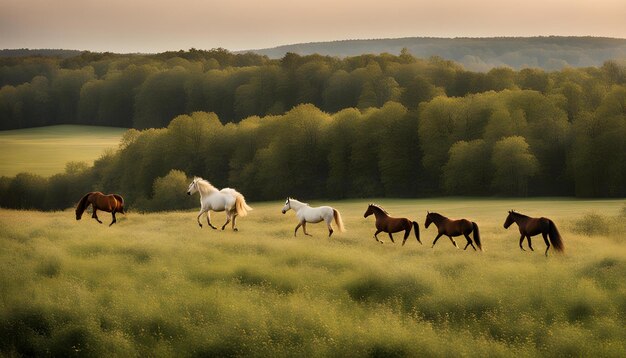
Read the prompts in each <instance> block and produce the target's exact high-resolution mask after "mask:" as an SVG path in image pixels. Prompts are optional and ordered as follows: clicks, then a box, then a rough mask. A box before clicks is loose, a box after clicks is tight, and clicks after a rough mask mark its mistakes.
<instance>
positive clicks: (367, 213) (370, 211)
mask: <svg viewBox="0 0 626 358" xmlns="http://www.w3.org/2000/svg"><path fill="white" fill-rule="evenodd" d="M374 208H376V205H374V204H369V205H368V206H367V210H365V213H364V214H363V217H364V218H366V217H368V216H370V215H372V214H374Z"/></svg>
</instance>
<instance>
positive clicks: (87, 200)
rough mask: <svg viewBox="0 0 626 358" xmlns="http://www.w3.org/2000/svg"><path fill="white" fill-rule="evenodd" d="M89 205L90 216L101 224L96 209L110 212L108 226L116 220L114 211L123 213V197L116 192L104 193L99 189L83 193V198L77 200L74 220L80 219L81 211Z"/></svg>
mask: <svg viewBox="0 0 626 358" xmlns="http://www.w3.org/2000/svg"><path fill="white" fill-rule="evenodd" d="M89 205H91V206H92V209H93V214H92V215H91V217H92V218H94V219H96V221H98V222H99V223H100V224H102V221H100V219H98V215H96V211H97V210H103V211H106V212H109V213H111V215H112V216H113V221H111V223H110V224H109V226H111V225H113V224H115V223H116V222H117V220H116V219H115V213H122V214H125V213H124V199H123V198H122V197H121V196H119V195H117V194H109V195H104V194H102V193H101V192H99V191H93V192H91V193H87V194H85V196H83V198H82V199H80V201H79V202H78V206H76V220H80V218H81V217H82V216H83V212H84V211H85V209H87V207H88V206H89Z"/></svg>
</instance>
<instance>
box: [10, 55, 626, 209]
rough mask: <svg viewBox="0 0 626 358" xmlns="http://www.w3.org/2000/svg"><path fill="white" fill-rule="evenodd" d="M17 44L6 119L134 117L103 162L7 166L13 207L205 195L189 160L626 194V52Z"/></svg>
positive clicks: (242, 171)
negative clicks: (583, 54) (47, 171)
mask: <svg viewBox="0 0 626 358" xmlns="http://www.w3.org/2000/svg"><path fill="white" fill-rule="evenodd" d="M3 61H4V65H3V66H2V69H1V70H0V80H1V81H2V83H3V84H4V87H2V89H1V90H0V115H1V118H2V124H3V128H4V129H7V128H15V127H24V126H31V125H43V124H53V123H55V124H56V123H59V122H60V123H83V124H100V125H102V124H105V125H115V126H127V127H135V128H136V129H132V130H129V131H128V132H127V133H126V135H125V136H124V138H123V140H122V141H121V143H120V146H119V149H118V150H117V151H112V152H108V153H106V154H105V155H103V156H102V157H101V158H99V159H97V160H96V161H95V163H94V165H93V166H89V165H87V164H85V163H69V164H68V166H67V169H66V172H65V173H61V174H58V175H55V176H53V177H50V178H43V177H40V176H36V175H32V174H27V173H24V174H19V175H17V176H16V177H13V178H7V177H3V178H0V206H2V207H12V208H39V209H62V208H66V207H69V206H72V205H74V204H75V202H76V201H77V200H78V199H79V198H80V196H82V194H83V193H85V192H87V191H91V190H100V191H103V192H117V193H120V194H122V195H123V196H124V197H125V198H126V200H127V202H128V203H129V205H130V206H131V207H134V208H137V209H140V210H164V209H177V208H185V207H193V206H196V205H197V198H195V199H189V198H187V197H186V195H183V194H184V191H185V189H186V186H187V184H188V180H189V178H188V175H189V176H191V175H199V176H203V177H205V178H207V179H209V180H210V181H211V182H212V183H213V184H214V185H216V186H218V187H224V186H231V187H235V188H237V189H238V190H240V191H241V192H243V193H244V194H245V195H246V197H248V198H250V199H251V200H274V199H277V198H282V197H284V196H288V195H290V196H294V197H299V198H302V199H303V200H309V199H313V198H359V197H382V196H388V197H416V196H433V195H442V194H444V195H481V196H482V195H486V196H492V195H502V196H530V195H533V196H534V195H563V196H580V197H623V196H624V195H626V185H625V183H626V178H625V174H626V144H625V143H626V141H624V138H626V67H625V66H624V65H623V64H620V63H619V62H616V61H607V62H605V63H604V64H603V65H602V66H601V67H589V68H581V69H564V70H561V71H554V72H545V71H542V70H538V69H523V70H520V71H514V70H512V69H509V68H496V69H493V70H491V71H489V72H487V73H480V72H470V71H466V70H464V69H463V68H462V67H461V66H459V65H458V64H455V63H454V62H451V61H446V60H443V59H441V58H437V57H434V58H430V59H418V58H415V57H413V56H412V55H410V54H408V53H407V52H406V51H403V52H402V53H401V54H400V55H397V56H396V55H390V54H381V55H377V56H374V55H362V56H356V57H348V58H345V59H339V58H334V57H325V56H319V55H312V56H299V55H295V54H288V55H286V56H285V57H283V58H282V59H280V60H269V59H268V58H267V57H264V56H258V55H253V54H232V53H229V52H227V51H224V50H212V51H197V50H192V51H186V52H172V53H164V54H159V55H150V56H138V55H136V56H128V55H115V54H91V53H83V54H82V55H81V56H78V57H72V58H68V59H53V58H29V59H21V60H16V59H12V60H8V59H3ZM11 61H13V62H11ZM29 77H31V78H30V79H29ZM21 81H25V82H22V83H21V84H20V83H19V82H21ZM46 116H49V117H46ZM42 118H47V119H46V120H44V121H42ZM63 119H65V120H63ZM172 119H173V120H172ZM37 121H39V122H37ZM146 128H149V129H146ZM137 129H138V130H137ZM42 198H44V199H43V200H42Z"/></svg>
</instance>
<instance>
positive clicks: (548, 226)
mask: <svg viewBox="0 0 626 358" xmlns="http://www.w3.org/2000/svg"><path fill="white" fill-rule="evenodd" d="M513 223H516V224H517V226H518V227H519V232H520V234H521V235H522V236H521V237H520V239H519V248H520V249H522V251H526V250H524V248H523V247H522V243H523V242H524V238H525V237H526V238H528V247H529V248H530V250H531V251H535V250H534V249H533V244H532V242H531V241H530V238H531V237H532V236H535V235H539V234H541V235H542V236H543V241H545V243H546V246H547V248H546V253H545V255H546V256H548V250H549V249H550V243H552V246H554V249H555V250H556V251H557V252H564V251H565V245H564V244H563V240H562V239H561V234H559V230H558V229H557V228H556V225H555V224H554V222H553V221H552V220H550V219H548V218H544V217H541V218H531V217H529V216H526V215H524V214H520V213H516V212H515V211H514V210H511V211H509V216H507V217H506V220H505V221H504V228H505V229H508V228H509V226H511V224H513ZM548 238H550V241H548Z"/></svg>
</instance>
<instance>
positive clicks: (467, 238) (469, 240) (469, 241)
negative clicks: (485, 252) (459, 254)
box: [463, 234, 476, 251]
mask: <svg viewBox="0 0 626 358" xmlns="http://www.w3.org/2000/svg"><path fill="white" fill-rule="evenodd" d="M463 235H465V239H466V240H467V245H465V248H464V249H463V250H467V247H468V246H469V245H472V249H474V251H476V247H475V246H474V243H473V242H472V239H470V237H469V235H468V234H463Z"/></svg>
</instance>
